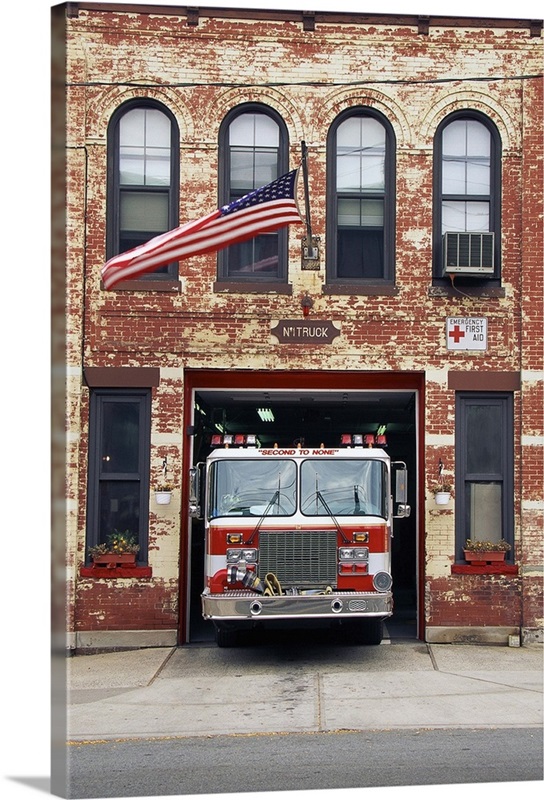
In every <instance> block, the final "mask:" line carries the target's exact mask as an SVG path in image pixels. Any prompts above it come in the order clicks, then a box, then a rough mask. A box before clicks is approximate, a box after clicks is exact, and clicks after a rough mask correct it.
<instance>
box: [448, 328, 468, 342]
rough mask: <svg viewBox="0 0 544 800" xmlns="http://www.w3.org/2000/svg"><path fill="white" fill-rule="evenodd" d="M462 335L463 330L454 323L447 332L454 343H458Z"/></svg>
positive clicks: (463, 333)
mask: <svg viewBox="0 0 544 800" xmlns="http://www.w3.org/2000/svg"><path fill="white" fill-rule="evenodd" d="M464 335H465V332H464V331H462V330H461V328H460V327H459V325H454V326H453V330H452V331H450V332H449V333H448V336H451V338H452V339H453V341H454V342H455V344H459V342H460V341H461V339H462V338H463V336H464Z"/></svg>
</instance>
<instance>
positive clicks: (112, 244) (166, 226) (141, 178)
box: [106, 100, 179, 281]
mask: <svg viewBox="0 0 544 800" xmlns="http://www.w3.org/2000/svg"><path fill="white" fill-rule="evenodd" d="M178 143H179V131H178V126H177V123H176V121H175V119H174V117H173V115H172V114H171V112H170V111H169V110H168V109H167V108H166V107H165V106H163V105H162V104H160V103H158V102H155V101H153V100H134V101H129V102H127V103H125V104H124V105H123V106H121V107H120V108H119V109H118V110H117V111H116V112H115V114H114V115H113V117H112V119H111V121H110V126H109V130H108V199H107V242H106V249H107V258H112V257H113V256H115V255H117V254H118V253H124V252H125V251H126V250H131V249H132V248H133V247H137V246H138V245H141V244H144V243H145V242H147V241H149V240H150V239H152V238H154V237H155V236H158V235H159V234H161V233H165V232H166V231H169V230H172V229H173V228H175V227H177V225H178V224H179V218H178V214H179V208H178V196H179V158H178V155H177V154H178V152H179V146H178ZM175 276H177V264H169V265H166V266H163V267H159V268H158V269H157V270H155V271H154V272H152V273H148V274H145V275H142V276H140V278H138V280H140V281H145V280H150V279H152V280H161V279H168V278H172V277H175Z"/></svg>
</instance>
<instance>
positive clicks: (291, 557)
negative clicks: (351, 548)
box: [259, 531, 337, 586]
mask: <svg viewBox="0 0 544 800" xmlns="http://www.w3.org/2000/svg"><path fill="white" fill-rule="evenodd" d="M267 572H273V573H274V575H276V577H277V578H278V580H279V581H280V583H281V584H282V586H322V585H324V586H326V585H328V584H332V585H336V573H337V556H336V531H260V532H259V576H260V578H261V579H262V578H264V576H265V575H266V573H267Z"/></svg>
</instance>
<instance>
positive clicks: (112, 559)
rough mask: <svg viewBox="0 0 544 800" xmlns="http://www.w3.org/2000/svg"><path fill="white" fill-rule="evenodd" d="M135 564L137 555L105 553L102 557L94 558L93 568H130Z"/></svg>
mask: <svg viewBox="0 0 544 800" xmlns="http://www.w3.org/2000/svg"><path fill="white" fill-rule="evenodd" d="M135 563H136V553H105V554H104V555H101V556H93V566H95V567H107V568H108V569H115V567H121V566H130V565H131V564H135Z"/></svg>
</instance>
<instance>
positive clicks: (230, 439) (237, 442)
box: [211, 433, 259, 447]
mask: <svg viewBox="0 0 544 800" xmlns="http://www.w3.org/2000/svg"><path fill="white" fill-rule="evenodd" d="M211 446H212V447H258V446H259V441H258V439H257V437H256V436H255V434H254V433H236V434H232V433H214V434H212V438H211Z"/></svg>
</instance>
